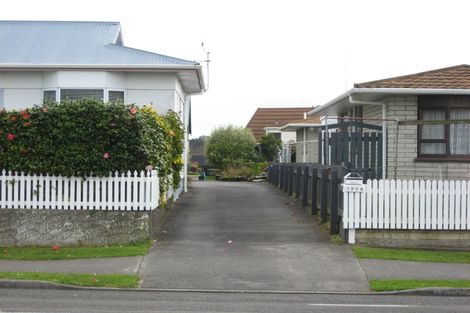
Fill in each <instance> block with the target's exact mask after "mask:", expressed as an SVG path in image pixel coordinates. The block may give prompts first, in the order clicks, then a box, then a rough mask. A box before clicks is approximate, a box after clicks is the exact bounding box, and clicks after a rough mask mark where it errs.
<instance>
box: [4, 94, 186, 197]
mask: <svg viewBox="0 0 470 313" xmlns="http://www.w3.org/2000/svg"><path fill="white" fill-rule="evenodd" d="M182 151H183V126H182V124H181V122H180V119H179V116H178V115H177V114H176V113H174V112H169V113H167V114H165V115H160V114H157V112H156V111H154V110H153V109H152V108H151V107H144V108H137V107H135V106H132V105H124V104H119V103H103V102H101V101H97V100H93V99H85V100H78V101H65V102H62V103H60V104H57V103H52V104H47V105H43V106H35V107H33V108H30V109H26V110H23V111H5V110H3V111H0V168H1V169H5V170H11V171H23V172H28V173H49V174H54V175H59V174H60V175H64V176H72V175H76V176H77V175H78V176H85V175H88V174H90V173H91V172H92V173H94V174H97V175H100V176H105V175H108V173H109V172H114V171H120V172H122V171H128V170H130V171H134V170H137V171H141V170H144V169H145V168H149V166H152V167H153V168H156V169H157V170H158V172H159V175H160V177H165V176H167V175H170V174H173V173H174V175H173V181H172V183H173V185H174V186H177V185H178V183H179V171H180V170H181V168H182V165H183V162H182V160H181V153H182ZM165 189H166V188H165Z"/></svg>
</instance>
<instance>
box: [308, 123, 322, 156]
mask: <svg viewBox="0 0 470 313" xmlns="http://www.w3.org/2000/svg"><path fill="white" fill-rule="evenodd" d="M319 132H320V129H319V128H313V127H309V128H307V132H306V133H307V136H306V137H307V157H306V161H307V162H312V163H318V133H319Z"/></svg>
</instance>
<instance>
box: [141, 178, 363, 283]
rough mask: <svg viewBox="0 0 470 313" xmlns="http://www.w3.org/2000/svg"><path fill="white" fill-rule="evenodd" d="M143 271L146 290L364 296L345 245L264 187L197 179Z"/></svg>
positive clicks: (359, 271)
mask: <svg viewBox="0 0 470 313" xmlns="http://www.w3.org/2000/svg"><path fill="white" fill-rule="evenodd" d="M165 230H166V234H164V235H163V237H162V238H161V239H160V240H159V241H157V243H156V244H155V245H154V246H153V247H152V249H151V251H150V253H149V254H148V255H147V256H146V257H145V258H144V261H143V263H142V266H141V275H142V276H143V284H142V287H149V288H171V289H173V288H175V289H181V288H184V289H186V288H189V289H193V288H194V289H217V290H286V291H300V290H309V291H366V290H367V289H368V284H367V280H366V276H365V274H364V272H363V271H362V269H361V266H360V265H359V263H358V261H357V260H356V258H355V257H354V256H353V255H352V253H351V250H350V248H349V247H348V246H346V245H343V246H338V245H335V244H332V243H330V242H329V240H328V237H327V236H326V233H325V231H324V230H323V229H320V228H319V226H318V225H316V224H315V223H314V221H313V219H312V217H311V216H309V215H308V213H307V212H306V210H304V209H301V208H299V205H298V204H294V203H292V202H291V201H290V200H289V198H288V197H287V196H285V195H284V194H283V193H282V192H279V191H278V190H277V189H276V188H275V187H273V186H271V185H269V184H267V183H238V182H237V183H234V182H197V183H193V188H192V189H191V191H190V193H189V194H186V195H184V196H183V197H181V198H180V200H178V202H177V203H176V204H175V207H174V209H173V213H172V214H170V216H169V217H168V219H167V221H166V224H165Z"/></svg>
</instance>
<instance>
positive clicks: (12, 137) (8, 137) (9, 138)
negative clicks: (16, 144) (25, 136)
mask: <svg viewBox="0 0 470 313" xmlns="http://www.w3.org/2000/svg"><path fill="white" fill-rule="evenodd" d="M15 138H16V136H15V135H14V134H12V133H8V135H7V140H10V141H12V140H13V139H15Z"/></svg>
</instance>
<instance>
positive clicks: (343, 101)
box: [307, 88, 470, 116]
mask: <svg viewBox="0 0 470 313" xmlns="http://www.w3.org/2000/svg"><path fill="white" fill-rule="evenodd" d="M393 95H408V96H414V95H470V89H433V88H352V89H351V90H349V91H347V92H345V93H343V94H341V95H339V96H338V97H336V98H334V99H332V100H330V101H329V102H327V103H325V104H324V105H322V106H320V107H318V108H315V109H313V110H311V111H309V112H308V113H307V115H308V116H312V115H317V116H318V115H320V116H329V115H338V114H339V113H341V112H342V111H344V110H346V109H348V108H351V107H353V106H354V104H352V103H351V102H350V97H354V100H355V101H367V102H378V101H381V100H382V99H383V98H385V97H388V96H393Z"/></svg>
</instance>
